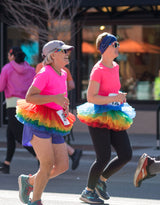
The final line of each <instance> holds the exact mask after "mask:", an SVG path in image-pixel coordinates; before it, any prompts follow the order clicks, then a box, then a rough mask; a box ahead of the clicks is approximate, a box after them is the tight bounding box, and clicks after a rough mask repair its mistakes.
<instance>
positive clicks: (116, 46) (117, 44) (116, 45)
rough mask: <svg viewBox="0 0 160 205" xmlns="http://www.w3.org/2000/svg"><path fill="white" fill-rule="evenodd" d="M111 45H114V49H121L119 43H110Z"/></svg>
mask: <svg viewBox="0 0 160 205" xmlns="http://www.w3.org/2000/svg"><path fill="white" fill-rule="evenodd" d="M109 45H112V46H113V47H114V48H119V47H120V45H119V43H118V42H113V43H110V44H109Z"/></svg>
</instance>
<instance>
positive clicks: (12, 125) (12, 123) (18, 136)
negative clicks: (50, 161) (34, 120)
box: [5, 108, 36, 162]
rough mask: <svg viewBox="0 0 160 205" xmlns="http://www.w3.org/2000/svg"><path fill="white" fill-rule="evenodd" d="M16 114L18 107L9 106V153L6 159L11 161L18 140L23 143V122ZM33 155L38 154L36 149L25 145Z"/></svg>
mask: <svg viewBox="0 0 160 205" xmlns="http://www.w3.org/2000/svg"><path fill="white" fill-rule="evenodd" d="M15 115H16V108H8V109H7V116H8V126H7V154H6V159H5V160H6V161H8V162H11V161H12V158H13V155H14V152H15V148H16V141H17V142H18V143H20V144H22V133H23V124H21V123H20V122H19V121H18V120H17V118H16V117H15ZM25 148H26V149H27V150H28V151H29V152H30V153H31V154H32V155H33V156H36V154H35V152H34V149H33V148H32V147H25Z"/></svg>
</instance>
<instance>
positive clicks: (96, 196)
mask: <svg viewBox="0 0 160 205" xmlns="http://www.w3.org/2000/svg"><path fill="white" fill-rule="evenodd" d="M91 195H92V196H93V197H95V198H99V196H98V194H97V193H96V192H95V191H94V192H92V194H91Z"/></svg>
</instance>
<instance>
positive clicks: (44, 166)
mask: <svg viewBox="0 0 160 205" xmlns="http://www.w3.org/2000/svg"><path fill="white" fill-rule="evenodd" d="M53 166H54V165H53V161H46V162H40V171H43V170H44V171H45V172H46V173H47V175H48V176H49V175H50V172H51V170H52V169H53Z"/></svg>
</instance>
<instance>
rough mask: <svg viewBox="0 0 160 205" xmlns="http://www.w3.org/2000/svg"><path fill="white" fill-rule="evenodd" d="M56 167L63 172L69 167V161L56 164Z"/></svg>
mask: <svg viewBox="0 0 160 205" xmlns="http://www.w3.org/2000/svg"><path fill="white" fill-rule="evenodd" d="M55 168H57V169H58V170H59V172H60V174H62V173H64V172H66V171H67V170H68V169H69V162H68V161H65V162H63V163H58V164H57V165H55Z"/></svg>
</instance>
